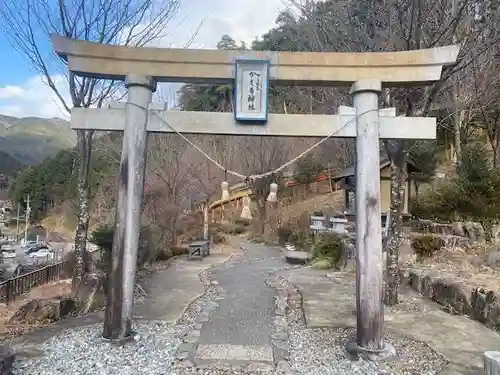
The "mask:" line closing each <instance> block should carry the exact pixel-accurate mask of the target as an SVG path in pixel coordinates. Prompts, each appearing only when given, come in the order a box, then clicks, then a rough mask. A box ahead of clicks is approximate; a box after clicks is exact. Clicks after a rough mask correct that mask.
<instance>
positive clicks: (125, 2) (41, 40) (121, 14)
mask: <svg viewBox="0 0 500 375" xmlns="http://www.w3.org/2000/svg"><path fill="white" fill-rule="evenodd" d="M179 4H180V0H140V1H132V0H116V1H102V0H72V1H66V0H58V1H51V0H11V1H4V2H2V3H1V4H0V20H1V27H2V31H3V32H4V34H5V35H6V36H7V37H8V38H9V40H10V42H11V43H12V45H13V46H14V47H15V48H17V49H18V50H19V51H20V52H21V53H22V54H23V55H24V56H25V57H26V59H27V60H28V61H29V63H30V64H31V66H32V68H33V69H34V70H36V71H37V72H38V73H39V74H40V75H41V78H42V79H43V81H44V82H45V83H46V84H47V85H48V86H49V87H50V88H51V89H52V90H53V91H54V93H55V95H56V96H57V98H58V99H59V101H60V103H61V104H62V106H63V108H64V109H65V111H66V112H68V113H70V111H71V108H72V107H91V106H96V107H100V106H102V105H103V103H104V102H105V101H106V99H108V98H109V97H111V96H113V95H114V94H115V93H117V91H118V90H119V87H120V86H119V83H117V82H109V81H103V80H97V79H93V78H78V77H76V76H75V75H74V74H72V73H67V72H68V69H67V62H66V61H65V60H63V59H61V58H59V57H57V56H55V54H54V53H50V52H49V53H48V49H49V48H50V47H49V46H50V36H51V34H53V33H56V34H59V35H62V36H64V37H67V38H71V39H82V40H86V41H91V42H98V43H108V44H122V45H130V46H144V45H147V44H150V43H152V42H153V41H155V40H158V39H160V38H162V37H164V36H165V31H166V27H167V25H168V21H169V20H170V19H171V17H172V16H173V15H174V13H175V11H176V10H177V9H178V7H179ZM55 74H59V75H60V74H62V75H64V77H65V79H66V81H67V84H68V87H69V95H70V97H69V98H67V97H65V94H64V91H63V89H61V87H59V86H58V85H57V84H56V80H55V79H54V75H55ZM92 136H93V132H92V131H82V130H80V131H77V151H78V166H79V168H78V177H77V197H78V212H77V229H76V234H75V255H76V259H77V264H76V266H75V270H74V278H73V279H74V283H73V284H74V286H76V285H78V283H79V280H81V278H82V276H83V272H84V271H83V270H84V267H83V266H84V265H83V254H84V252H85V249H86V239H87V231H88V225H89V219H90V216H89V198H90V185H89V173H90V161H91V145H92Z"/></svg>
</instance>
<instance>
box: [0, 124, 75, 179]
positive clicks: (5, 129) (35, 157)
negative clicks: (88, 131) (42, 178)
mask: <svg viewBox="0 0 500 375" xmlns="http://www.w3.org/2000/svg"><path fill="white" fill-rule="evenodd" d="M75 144H76V134H75V132H74V131H73V130H72V129H71V128H70V124H69V122H67V121H64V120H62V119H59V118H52V119H42V118H37V117H25V118H15V117H10V116H4V115H0V151H3V152H4V153H7V154H9V155H10V156H11V157H12V158H14V159H16V160H17V161H18V162H20V163H22V164H25V165H32V164H37V163H40V162H41V161H42V160H43V159H45V158H46V157H49V156H54V155H55V154H57V152H59V151H60V150H63V149H67V148H71V147H74V146H75ZM0 173H1V172H0Z"/></svg>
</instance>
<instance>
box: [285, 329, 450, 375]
mask: <svg viewBox="0 0 500 375" xmlns="http://www.w3.org/2000/svg"><path fill="white" fill-rule="evenodd" d="M355 334H356V331H355V329H353V328H347V329H326V328H323V329H306V330H295V331H292V332H290V342H291V349H292V350H291V353H290V354H291V355H290V365H291V367H292V369H293V370H295V371H296V372H297V374H300V375H343V374H346V375H347V374H358V375H435V374H439V373H440V371H441V370H442V369H443V368H444V366H445V365H446V361H445V360H444V359H443V358H442V357H441V356H439V355H438V354H437V353H436V352H435V351H433V350H432V349H431V348H429V347H428V346H427V345H426V344H424V343H421V342H418V341H413V340H409V339H405V338H397V337H394V336H393V335H391V334H390V333H386V334H385V339H386V340H387V341H388V342H389V343H391V344H392V345H394V347H395V348H396V351H397V358H396V359H393V360H391V361H387V362H383V361H381V362H378V363H377V362H372V361H367V360H362V359H360V360H357V361H356V360H351V359H350V358H349V357H348V356H347V354H346V352H345V349H344V348H345V345H346V344H347V342H348V341H349V340H351V339H352V338H354V336H355Z"/></svg>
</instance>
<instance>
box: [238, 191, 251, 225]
mask: <svg viewBox="0 0 500 375" xmlns="http://www.w3.org/2000/svg"><path fill="white" fill-rule="evenodd" d="M250 202H251V201H250V197H248V196H246V197H243V210H241V216H240V217H241V218H242V219H247V220H252V212H251V211H250Z"/></svg>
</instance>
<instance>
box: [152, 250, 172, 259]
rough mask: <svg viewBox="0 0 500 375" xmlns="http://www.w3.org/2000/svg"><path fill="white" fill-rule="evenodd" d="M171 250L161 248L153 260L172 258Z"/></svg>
mask: <svg viewBox="0 0 500 375" xmlns="http://www.w3.org/2000/svg"><path fill="white" fill-rule="evenodd" d="M172 255H173V251H171V250H165V249H162V250H160V251H158V252H157V253H156V257H155V262H165V261H166V260H169V259H170V258H172Z"/></svg>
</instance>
